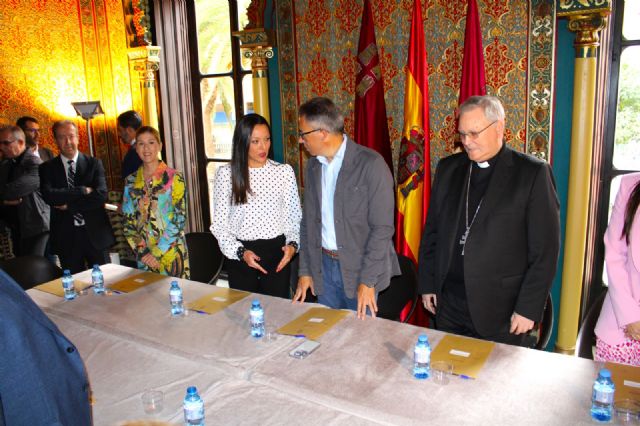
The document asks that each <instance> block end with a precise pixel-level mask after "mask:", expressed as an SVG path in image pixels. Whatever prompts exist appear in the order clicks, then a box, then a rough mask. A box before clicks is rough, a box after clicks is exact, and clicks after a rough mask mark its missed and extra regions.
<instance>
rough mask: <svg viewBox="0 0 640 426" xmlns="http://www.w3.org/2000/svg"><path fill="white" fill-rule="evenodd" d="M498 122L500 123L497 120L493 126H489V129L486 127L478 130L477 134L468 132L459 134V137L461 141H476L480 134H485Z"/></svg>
mask: <svg viewBox="0 0 640 426" xmlns="http://www.w3.org/2000/svg"><path fill="white" fill-rule="evenodd" d="M497 122H498V120H495V121H493V122H492V123H491V124H489V125H488V126H487V127H485V128H484V129H482V130H478V131H477V132H467V133H464V132H458V135H459V136H460V140H461V141H464V140H465V139H466V138H469V139H471V140H476V139H478V136H480V133H482V132H484V131H485V130H487V129H488V128H489V127H491V126H493V125H494V124H496V123H497Z"/></svg>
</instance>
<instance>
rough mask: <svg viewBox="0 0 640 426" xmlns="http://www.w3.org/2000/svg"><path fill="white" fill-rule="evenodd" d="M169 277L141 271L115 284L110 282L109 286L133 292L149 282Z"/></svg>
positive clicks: (116, 289)
mask: <svg viewBox="0 0 640 426" xmlns="http://www.w3.org/2000/svg"><path fill="white" fill-rule="evenodd" d="M165 278H170V277H167V276H166V275H162V274H157V273H155V272H149V271H146V272H141V273H139V274H136V275H131V276H130V277H126V278H123V279H121V280H120V281H116V282H115V283H113V284H109V283H105V284H108V287H109V288H110V289H111V290H114V291H121V292H122V293H131V292H132V291H135V290H137V289H139V288H142V287H144V286H147V285H149V284H153V283H155V282H157V281H160V280H163V279H165Z"/></svg>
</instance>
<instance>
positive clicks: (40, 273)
mask: <svg viewBox="0 0 640 426" xmlns="http://www.w3.org/2000/svg"><path fill="white" fill-rule="evenodd" d="M0 268H2V269H4V271H5V272H6V273H7V274H9V275H10V276H11V278H13V279H14V280H16V282H17V283H18V284H20V286H21V287H22V288H23V289H25V290H29V289H30V288H32V287H35V286H37V285H38V284H42V283H46V282H48V281H51V280H55V279H56V278H60V277H61V276H62V269H60V268H58V267H57V266H56V265H54V264H53V263H51V261H49V259H47V258H46V257H43V256H33V255H29V256H20V257H14V258H13V259H8V260H2V261H0Z"/></svg>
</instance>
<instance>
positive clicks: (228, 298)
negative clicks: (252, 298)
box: [187, 287, 251, 314]
mask: <svg viewBox="0 0 640 426" xmlns="http://www.w3.org/2000/svg"><path fill="white" fill-rule="evenodd" d="M250 294H251V293H248V292H246V291H240V290H234V289H232V288H224V287H220V288H217V289H216V290H215V291H214V292H213V293H209V294H207V295H206V296H202V297H201V298H199V299H198V300H195V301H193V302H191V303H188V304H187V308H188V309H191V310H193V311H199V312H206V313H208V314H215V313H216V312H218V311H221V310H223V309H224V308H226V307H227V306H230V305H233V304H234V303H236V302H237V301H239V300H242V299H244V298H245V297H247V296H249V295H250Z"/></svg>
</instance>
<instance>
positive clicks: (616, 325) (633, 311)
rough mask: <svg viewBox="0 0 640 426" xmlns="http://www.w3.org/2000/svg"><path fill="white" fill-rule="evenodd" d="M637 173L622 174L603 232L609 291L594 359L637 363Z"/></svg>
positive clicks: (639, 311) (639, 238)
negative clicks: (605, 228) (607, 223)
mask: <svg viewBox="0 0 640 426" xmlns="http://www.w3.org/2000/svg"><path fill="white" fill-rule="evenodd" d="M639 204H640V173H631V174H628V175H625V176H623V177H622V179H621V182H620V190H619V191H618V195H617V196H616V201H615V204H614V206H613V211H612V212H611V219H610V221H609V227H608V228H607V232H606V233H605V236H604V244H605V248H606V251H605V262H606V265H607V275H608V277H609V291H608V293H607V295H606V297H605V299H604V303H603V305H602V311H600V317H599V318H598V323H597V324H596V328H595V333H596V337H597V339H596V356H595V360H596V361H612V362H617V363H622V364H630V365H640V223H639V221H640V210H638V205H639Z"/></svg>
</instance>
